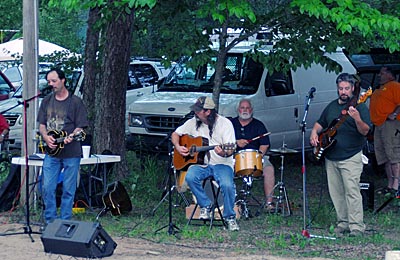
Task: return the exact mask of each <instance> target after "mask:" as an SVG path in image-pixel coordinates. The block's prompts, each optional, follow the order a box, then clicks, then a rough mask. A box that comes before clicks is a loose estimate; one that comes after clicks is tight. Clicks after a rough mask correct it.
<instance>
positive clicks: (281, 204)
mask: <svg viewBox="0 0 400 260" xmlns="http://www.w3.org/2000/svg"><path fill="white" fill-rule="evenodd" d="M284 162H285V154H284V153H281V167H280V170H281V179H280V180H279V181H278V183H277V184H275V186H274V188H273V189H272V194H269V195H271V196H273V194H274V191H275V189H276V188H278V187H279V195H278V196H273V197H274V198H276V199H277V202H276V204H277V205H276V209H275V213H276V214H278V212H279V209H281V213H282V216H284V217H288V216H290V215H291V214H292V211H291V209H290V204H289V198H288V195H287V191H286V186H285V183H284V182H283V171H284ZM266 203H267V201H265V202H264V203H263V204H262V205H261V207H260V208H259V209H258V211H257V213H256V215H257V216H258V215H259V214H260V210H262V209H263V208H264V207H265V205H266Z"/></svg>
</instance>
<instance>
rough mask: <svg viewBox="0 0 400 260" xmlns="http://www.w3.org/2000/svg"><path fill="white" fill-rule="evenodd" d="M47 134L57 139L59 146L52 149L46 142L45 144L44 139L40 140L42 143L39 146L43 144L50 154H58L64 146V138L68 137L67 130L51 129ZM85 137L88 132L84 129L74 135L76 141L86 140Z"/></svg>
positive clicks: (56, 142)
mask: <svg viewBox="0 0 400 260" xmlns="http://www.w3.org/2000/svg"><path fill="white" fill-rule="evenodd" d="M47 135H51V136H52V137H53V138H54V139H55V141H54V143H55V144H56V145H57V147H55V148H54V149H51V148H50V147H49V146H48V145H47V144H46V143H44V144H43V143H42V141H40V143H41V144H39V146H43V147H44V148H45V150H46V152H47V154H48V155H50V156H56V155H58V154H59V153H60V152H61V150H62V149H63V148H64V140H65V139H66V138H68V135H67V132H65V131H57V130H51V131H49V132H48V133H47ZM85 138H86V133H85V132H84V131H83V130H81V131H79V132H77V133H76V134H74V136H73V139H74V141H84V140H85Z"/></svg>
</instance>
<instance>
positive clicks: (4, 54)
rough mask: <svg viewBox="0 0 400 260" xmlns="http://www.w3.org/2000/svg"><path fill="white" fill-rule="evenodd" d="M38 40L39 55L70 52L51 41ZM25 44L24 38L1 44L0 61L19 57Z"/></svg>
mask: <svg viewBox="0 0 400 260" xmlns="http://www.w3.org/2000/svg"><path fill="white" fill-rule="evenodd" d="M38 42H39V43H38V46H39V51H38V54H39V56H43V55H48V54H52V53H54V52H69V51H68V49H65V48H63V47H61V46H59V45H57V44H54V43H51V42H46V41H44V40H38ZM23 46H24V41H23V38H18V39H16V40H12V41H8V42H5V43H2V44H0V61H4V60H15V59H18V57H19V56H22V54H23ZM13 56H14V57H13Z"/></svg>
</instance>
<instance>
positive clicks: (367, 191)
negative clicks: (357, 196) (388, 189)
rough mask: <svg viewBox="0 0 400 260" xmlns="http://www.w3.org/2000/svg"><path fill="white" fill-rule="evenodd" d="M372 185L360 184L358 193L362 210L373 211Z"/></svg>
mask: <svg viewBox="0 0 400 260" xmlns="http://www.w3.org/2000/svg"><path fill="white" fill-rule="evenodd" d="M374 190H375V189H374V183H373V182H363V181H361V182H360V191H361V196H362V203H363V209H364V210H371V211H373V210H374V200H375V195H374V194H375V193H374Z"/></svg>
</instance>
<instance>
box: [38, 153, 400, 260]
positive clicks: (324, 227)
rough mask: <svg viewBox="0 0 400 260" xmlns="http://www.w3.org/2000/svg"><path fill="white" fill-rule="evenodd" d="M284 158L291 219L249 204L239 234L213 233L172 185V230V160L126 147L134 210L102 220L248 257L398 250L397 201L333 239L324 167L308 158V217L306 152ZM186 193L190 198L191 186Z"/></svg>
mask: <svg viewBox="0 0 400 260" xmlns="http://www.w3.org/2000/svg"><path fill="white" fill-rule="evenodd" d="M286 157H287V158H285V166H284V180H283V181H284V184H285V187H286V189H287V193H288V197H289V202H290V205H291V210H292V213H293V214H292V215H291V216H288V217H283V216H281V215H280V214H268V213H266V212H265V211H261V213H260V215H259V216H254V213H255V212H256V211H257V210H258V209H259V206H258V205H256V203H255V202H251V201H250V204H251V206H249V208H250V212H251V213H252V215H253V217H251V218H249V219H247V220H246V219H244V218H241V219H240V221H239V224H240V228H241V230H240V231H239V232H227V231H223V230H222V228H221V227H218V226H215V227H213V228H212V229H211V230H210V229H209V227H208V226H206V225H187V219H186V214H185V207H184V203H183V201H182V197H181V196H180V195H178V193H177V192H176V191H175V190H174V192H173V193H172V203H171V204H172V205H173V207H172V210H171V213H172V224H174V225H175V226H176V227H177V228H179V232H178V233H176V234H174V235H171V234H170V232H169V231H171V230H172V231H176V229H170V226H169V224H170V223H169V214H168V213H169V211H168V206H169V203H168V199H166V200H165V201H163V202H161V203H160V200H161V198H162V197H163V196H164V195H165V194H166V192H167V191H168V189H167V187H166V183H167V176H168V174H167V173H168V170H169V166H168V163H167V161H166V160H164V159H165V158H164V159H160V157H157V158H155V157H152V156H146V155H142V157H140V158H138V157H137V156H136V154H135V153H133V152H129V153H128V162H129V168H130V174H129V177H128V178H127V179H125V180H121V181H122V182H123V184H124V186H125V188H126V189H127V190H128V192H129V195H130V199H131V202H132V204H133V210H132V212H130V213H129V214H124V215H121V216H112V215H111V214H106V215H105V216H103V217H101V219H100V221H101V223H102V226H103V227H104V228H105V229H106V230H107V232H109V233H110V234H111V235H112V236H123V237H132V238H140V239H146V240H151V241H154V242H155V243H179V244H185V245H192V246H197V247H207V248H210V250H221V249H226V248H229V249H230V250H232V251H234V252H238V253H241V254H246V255H248V254H263V253H265V252H267V251H268V253H269V254H273V255H277V256H284V257H292V258H303V257H326V258H332V259H361V258H362V259H383V258H384V253H385V251H387V250H400V247H399V245H400V243H399V242H400V238H399V236H398V235H397V232H398V230H399V229H398V227H399V225H400V220H399V217H398V214H399V207H398V200H397V199H394V200H393V202H392V203H390V204H389V205H388V206H386V207H385V208H384V210H382V211H381V212H379V213H378V214H373V213H372V212H371V211H365V215H364V221H365V223H366V225H367V232H366V234H365V236H362V237H357V238H351V237H344V238H341V239H330V238H333V237H334V236H333V234H332V231H333V228H334V226H335V221H336V214H335V210H334V208H333V206H332V202H331V201H330V198H329V194H328V190H327V183H326V173H325V170H324V167H323V166H322V165H320V164H312V163H310V162H307V165H306V166H307V168H306V175H305V177H306V181H305V183H306V191H307V192H306V194H307V196H306V198H307V201H306V202H307V204H306V205H307V207H306V215H305V216H304V211H303V209H304V208H303V204H304V203H303V181H304V179H303V177H304V175H303V174H302V172H301V161H302V160H301V155H289V156H286ZM271 161H272V163H273V164H274V166H275V171H276V172H275V176H276V181H278V179H279V178H280V168H279V166H280V162H281V161H280V157H273V158H271ZM112 178H113V177H112V175H111V179H112ZM366 178H367V179H368V181H373V182H374V184H375V188H376V189H377V188H378V187H384V185H385V182H386V179H385V178H384V177H383V175H382V174H379V173H376V172H375V173H372V174H371V173H369V175H368V176H367V177H366ZM109 181H111V180H109ZM236 184H237V189H238V188H239V187H240V185H241V179H237V180H236ZM251 192H252V194H253V196H254V197H255V198H257V199H258V200H260V201H261V200H262V198H263V191H262V181H261V180H254V182H253V187H252V189H251ZM183 195H184V196H185V198H187V199H189V200H191V194H190V192H189V191H186V192H185V193H183ZM386 199H387V198H385V197H383V196H382V195H375V209H376V208H377V207H378V206H380V205H382V203H383V202H384V201H385V200H386ZM99 206H101V205H99ZM154 209H155V210H154ZM98 211H99V210H97V209H95V210H94V211H89V210H87V211H86V213H84V214H79V215H76V216H75V218H77V219H79V220H84V221H94V219H95V216H96V214H97V213H98ZM39 215H40V212H34V213H33V214H32V216H33V217H32V218H38V217H39ZM304 229H305V230H307V231H309V233H310V234H311V235H312V236H317V238H306V237H305V236H304V235H303V234H302V231H303V230H304ZM318 236H319V237H320V238H318Z"/></svg>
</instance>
